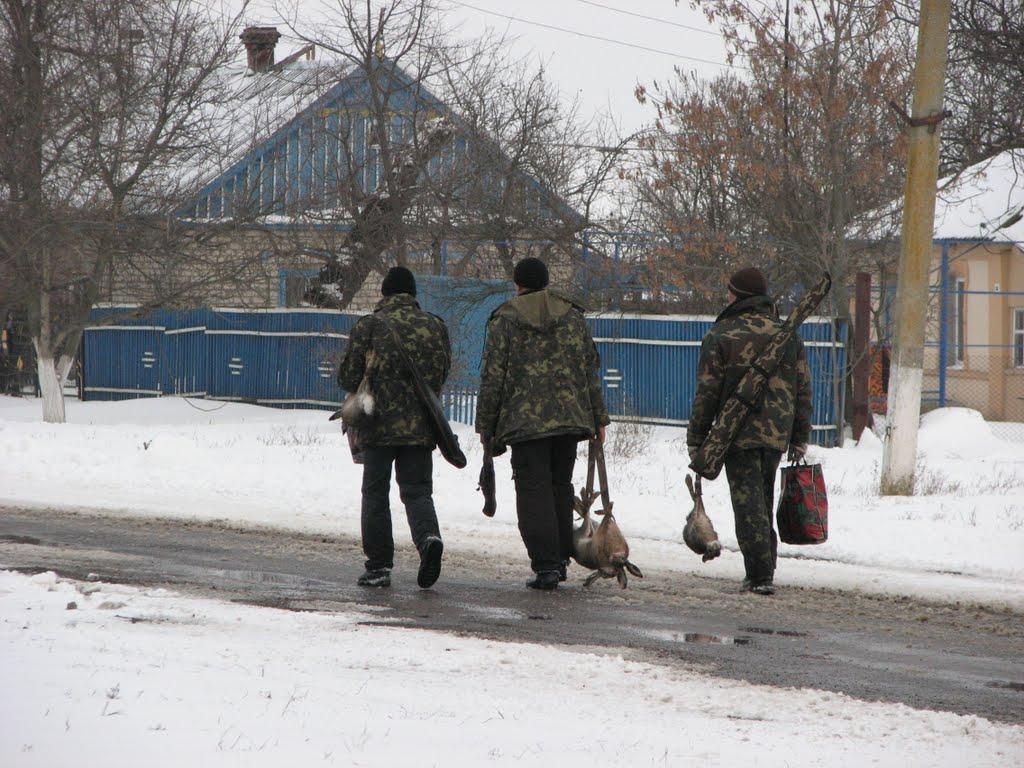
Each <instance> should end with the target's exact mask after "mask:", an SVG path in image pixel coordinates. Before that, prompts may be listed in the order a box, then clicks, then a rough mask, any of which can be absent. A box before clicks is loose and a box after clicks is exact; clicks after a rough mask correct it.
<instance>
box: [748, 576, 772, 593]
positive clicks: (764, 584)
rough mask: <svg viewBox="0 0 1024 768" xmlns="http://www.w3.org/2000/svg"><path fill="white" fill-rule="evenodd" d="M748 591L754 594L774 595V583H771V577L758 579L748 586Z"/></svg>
mask: <svg viewBox="0 0 1024 768" xmlns="http://www.w3.org/2000/svg"><path fill="white" fill-rule="evenodd" d="M750 591H751V592H753V593H754V594H755V595H774V594H775V585H774V584H773V583H772V580H771V579H768V580H767V581H759V582H758V583H757V584H754V585H753V586H752V587H751V588H750Z"/></svg>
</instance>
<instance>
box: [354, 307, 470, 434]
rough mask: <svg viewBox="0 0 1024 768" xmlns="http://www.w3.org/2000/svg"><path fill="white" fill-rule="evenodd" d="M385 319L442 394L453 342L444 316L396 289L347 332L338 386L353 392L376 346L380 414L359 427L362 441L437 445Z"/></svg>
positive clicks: (376, 396) (374, 387) (376, 397)
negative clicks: (361, 427) (394, 292)
mask: <svg viewBox="0 0 1024 768" xmlns="http://www.w3.org/2000/svg"><path fill="white" fill-rule="evenodd" d="M381 318H387V320H388V321H389V322H390V323H391V325H392V327H393V328H394V329H395V332H396V333H397V334H398V337H399V338H400V339H401V340H402V342H403V343H404V344H405V349H406V352H408V354H409V356H410V357H411V358H412V359H413V360H414V361H415V362H416V364H417V365H418V366H419V369H420V371H421V372H422V373H423V377H424V378H425V379H426V380H427V383H428V384H429V385H430V387H431V389H433V390H434V391H435V392H437V393H440V392H441V387H442V386H443V385H444V382H445V379H446V378H448V370H449V369H450V368H451V361H452V355H451V345H450V343H449V341H448V329H447V327H445V324H444V321H443V320H442V319H441V318H439V317H437V316H436V315H432V314H430V313H429V312H424V311H423V310H422V309H420V305H419V304H418V303H417V302H416V299H415V297H413V296H410V295H409V294H407V293H397V294H394V295H393V296H388V297H387V298H384V299H382V300H381V301H380V302H379V303H378V304H377V307H376V309H375V310H374V312H373V314H371V315H367V316H366V317H363V318H360V319H359V322H357V323H356V324H355V326H354V327H353V328H352V331H351V333H350V334H349V345H348V351H347V352H346V353H345V359H344V360H342V361H341V367H340V368H339V369H338V385H339V386H340V387H341V388H342V389H344V390H346V391H348V392H354V391H355V390H356V388H358V386H359V382H360V381H361V380H362V378H363V373H364V372H365V370H366V355H367V353H368V352H369V351H370V350H373V352H374V354H375V356H376V363H375V365H374V368H373V374H372V377H371V378H372V382H373V385H372V391H373V396H374V402H375V411H376V415H375V417H374V419H373V423H372V424H371V425H370V426H369V427H366V428H364V429H360V430H359V440H360V442H361V444H362V445H364V446H367V447H370V448H373V447H383V446H395V445H425V446H431V447H433V446H434V438H433V435H432V434H431V432H430V427H429V425H428V424H427V419H426V416H425V414H424V411H423V406H422V405H421V404H420V401H419V398H418V397H417V396H416V391H415V390H414V389H413V385H412V381H411V380H410V376H409V373H408V372H407V370H406V368H405V365H404V363H403V362H402V359H401V358H400V357H399V352H398V349H397V348H396V347H395V339H394V337H393V336H392V334H391V332H390V331H388V329H387V327H386V326H385V325H384V323H382V322H381Z"/></svg>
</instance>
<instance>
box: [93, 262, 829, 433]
mask: <svg viewBox="0 0 1024 768" xmlns="http://www.w3.org/2000/svg"><path fill="white" fill-rule="evenodd" d="M508 295H509V294H508V291H507V290H506V289H505V284H503V283H497V282H489V281H470V280H467V281H461V282H460V281H453V280H452V279H450V278H447V279H442V278H421V279H420V281H419V298H420V302H421V304H422V305H423V307H424V308H425V309H427V310H428V311H433V312H435V313H436V314H438V315H440V316H442V317H443V318H445V320H446V322H447V323H448V327H449V332H450V335H451V339H452V347H453V353H454V354H453V357H454V364H453V369H452V375H451V377H450V379H449V383H448V385H447V386H446V391H445V393H444V396H443V399H444V402H445V404H446V407H447V408H448V412H449V417H450V418H452V419H453V420H454V421H458V422H463V423H472V421H473V419H474V417H475V411H476V390H477V386H478V383H479V368H480V358H481V353H482V349H483V341H484V328H485V325H486V320H487V317H488V316H489V314H490V312H491V311H493V309H494V307H496V306H498V305H499V304H500V303H501V302H502V301H504V300H505V299H506V298H507V297H508ZM127 312H129V310H126V309H123V308H122V309H118V308H112V309H97V310H95V311H94V317H95V318H96V320H97V323H99V321H101V320H102V322H103V323H106V324H103V325H101V324H97V325H96V326H94V327H92V328H90V329H88V330H87V331H86V333H85V338H84V371H85V386H84V392H85V396H86V397H87V398H88V399H104V400H116V399H123V398H129V397H146V396H158V395H175V394H176V395H187V396H191V397H207V398H212V399H218V400H239V401H246V402H253V403H258V404H262V405H273V406H278V407H322V408H334V407H337V406H338V405H340V402H341V397H342V393H341V392H340V391H339V390H338V388H337V385H336V383H335V371H336V370H337V365H338V362H339V361H340V358H341V355H342V352H343V350H344V348H345V346H346V344H347V339H348V332H349V330H350V329H351V327H352V325H354V323H355V322H356V320H357V319H358V315H355V314H350V313H341V312H331V311H323V310H301V309H299V310H296V309H273V310H244V309H201V310H192V311H188V312H169V311H162V312H155V313H153V314H152V315H149V316H147V317H146V318H143V319H128V318H127V317H125V314H126V313H127ZM713 321H714V318H712V317H707V316H656V315H629V314H615V315H600V314H599V315H592V316H590V317H589V322H590V326H591V330H592V332H593V335H594V338H595V341H596V343H597V346H598V351H599V352H600V354H601V362H602V365H601V377H602V380H603V382H604V386H605V394H606V397H607V401H608V407H609V411H610V412H611V414H612V415H613V416H616V417H619V418H626V419H636V420H639V421H644V422H651V423H658V424H670V425H679V426H682V425H685V424H686V422H687V419H688V418H689V415H690V404H691V401H692V399H693V394H694V390H695V387H696V376H697V359H698V356H699V352H700V342H701V339H702V338H703V336H704V334H705V333H706V332H707V330H708V329H709V328H710V327H711V324H712V322H713ZM801 335H802V336H803V338H804V340H805V342H806V344H807V352H808V362H809V364H810V368H811V372H812V379H813V385H814V418H813V421H814V425H815V426H814V433H813V435H812V439H813V440H814V441H815V442H816V443H818V444H821V445H834V444H836V442H837V437H838V435H839V430H838V428H837V426H836V425H837V424H838V423H839V414H841V413H842V390H843V388H842V386H841V381H842V372H843V371H844V370H845V366H846V346H845V342H846V328H845V326H842V325H838V324H836V323H833V322H832V321H831V320H828V319H819V318H812V319H811V320H809V321H808V322H806V323H805V324H804V326H803V327H802V328H801Z"/></svg>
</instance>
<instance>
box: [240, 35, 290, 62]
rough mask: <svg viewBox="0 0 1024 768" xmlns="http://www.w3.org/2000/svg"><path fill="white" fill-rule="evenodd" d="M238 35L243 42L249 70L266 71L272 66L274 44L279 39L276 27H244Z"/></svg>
mask: <svg viewBox="0 0 1024 768" xmlns="http://www.w3.org/2000/svg"><path fill="white" fill-rule="evenodd" d="M238 37H239V39H240V40H241V41H242V42H243V43H244V44H245V52H246V54H247V55H248V59H249V69H250V71H252V72H266V71H267V70H268V69H270V68H271V67H272V66H274V46H275V45H277V41H278V40H280V39H281V33H280V32H278V31H277V27H246V28H245V29H244V30H243V31H242V34H240V35H239V36H238Z"/></svg>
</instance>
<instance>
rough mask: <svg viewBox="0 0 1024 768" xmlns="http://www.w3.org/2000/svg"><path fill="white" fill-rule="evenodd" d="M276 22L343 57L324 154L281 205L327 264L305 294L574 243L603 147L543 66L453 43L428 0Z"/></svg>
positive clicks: (340, 292)
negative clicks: (341, 102)
mask: <svg viewBox="0 0 1024 768" xmlns="http://www.w3.org/2000/svg"><path fill="white" fill-rule="evenodd" d="M288 16H289V17H290V18H291V19H292V22H291V23H292V29H293V31H294V32H295V33H296V34H298V35H299V36H300V37H301V38H302V39H303V40H305V41H307V42H309V43H312V44H315V45H316V46H317V48H319V49H322V50H326V51H328V52H329V53H330V54H333V55H334V56H336V57H338V58H339V59H341V60H342V61H344V62H346V64H347V66H348V67H349V75H348V77H349V79H350V81H351V82H352V83H353V84H354V85H353V88H352V89H351V92H350V93H349V94H348V96H347V97H346V99H347V101H346V104H345V107H344V112H345V114H339V115H337V116H333V115H327V116H325V117H324V119H323V123H322V125H320V126H319V127H318V129H317V132H318V133H319V134H320V136H319V138H318V137H316V136H314V138H313V139H312V141H313V142H314V143H317V142H319V143H321V144H322V145H323V147H324V156H325V157H326V158H327V162H328V163H329V164H332V169H331V171H329V172H328V173H326V174H325V179H326V183H325V184H324V185H323V187H322V188H320V187H319V186H318V187H317V190H316V191H315V193H314V194H313V195H311V196H309V197H308V198H307V199H306V200H305V201H304V208H303V210H301V211H298V210H296V211H293V212H292V214H291V215H292V216H293V218H294V220H295V221H296V222H298V221H300V220H301V221H308V222H314V223H316V225H317V226H316V227H311V228H304V227H301V226H297V227H294V228H293V229H292V233H291V237H292V239H293V241H294V245H293V249H294V250H295V251H296V252H300V251H301V252H304V253H307V254H319V255H320V256H321V257H322V258H323V259H325V261H326V265H325V267H324V268H323V270H322V271H321V273H320V276H319V278H318V279H317V280H316V281H314V284H313V286H312V287H311V289H310V291H309V292H308V293H307V295H306V298H307V299H308V300H310V301H311V302H313V303H316V304H319V305H327V306H335V307H345V306H347V305H348V304H349V302H350V301H351V300H352V298H353V296H354V295H355V294H356V292H357V291H358V290H359V288H360V287H361V286H362V284H363V282H364V281H365V279H366V277H367V276H368V275H369V274H370V272H371V271H383V270H384V269H385V268H386V266H387V265H388V264H389V263H391V262H397V263H410V262H411V261H414V262H415V264H414V266H416V267H419V268H420V269H423V268H426V269H431V270H433V271H435V272H437V273H439V272H440V271H441V270H442V261H443V259H444V255H445V253H446V252H447V244H451V245H452V250H451V253H450V254H449V257H450V261H449V263H448V266H447V271H448V272H449V273H451V274H461V275H467V276H497V275H498V274H506V275H510V274H511V270H512V265H513V263H514V261H515V260H516V259H517V258H519V257H521V256H523V255H526V254H527V252H529V253H537V254H550V253H557V254H559V255H560V256H561V257H562V258H563V259H565V260H566V261H568V260H570V259H572V258H574V257H575V256H576V255H577V254H578V252H579V246H580V242H581V238H582V233H583V231H584V230H585V229H586V228H587V226H589V225H590V224H591V223H592V217H591V211H592V209H593V208H594V206H595V203H596V201H597V200H598V198H599V196H600V191H601V189H602V185H603V183H604V182H605V181H606V180H607V179H608V178H610V176H611V175H612V174H613V173H614V171H615V163H614V158H615V152H616V151H617V148H612V151H605V152H601V151H595V150H594V142H595V141H598V140H599V139H595V132H594V131H593V130H592V129H593V126H590V125H587V124H585V123H584V122H583V121H582V120H580V110H579V107H578V105H570V106H569V107H566V106H564V105H563V103H562V101H561V99H560V98H559V94H558V93H557V91H556V90H555V89H554V87H553V86H552V85H551V83H550V82H549V81H548V80H547V78H546V77H545V74H544V72H543V69H542V68H539V67H537V68H533V67H530V66H528V65H526V64H525V63H524V62H521V61H518V60H516V59H514V57H512V55H511V54H510V52H509V47H508V43H507V42H506V41H505V40H504V39H501V38H493V37H490V36H488V37H487V38H486V39H483V40H477V41H476V42H474V43H471V44H465V43H460V42H458V41H455V40H453V39H452V38H451V36H449V35H447V34H445V33H444V32H443V31H442V30H440V28H439V26H438V21H437V18H436V15H435V12H434V9H433V7H432V5H431V3H429V2H427V1H426V0H390V2H387V3H384V4H382V5H380V6H378V7H377V8H376V9H374V8H373V7H372V6H371V5H370V4H369V3H361V2H355V0H335V2H334V4H333V6H331V8H330V11H329V12H328V19H329V20H328V22H327V23H318V24H317V25H316V27H315V28H310V27H309V26H308V25H305V24H303V23H302V22H301V21H300V18H299V16H298V10H297V8H295V9H293V10H292V11H291V12H290V13H289V14H288Z"/></svg>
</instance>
